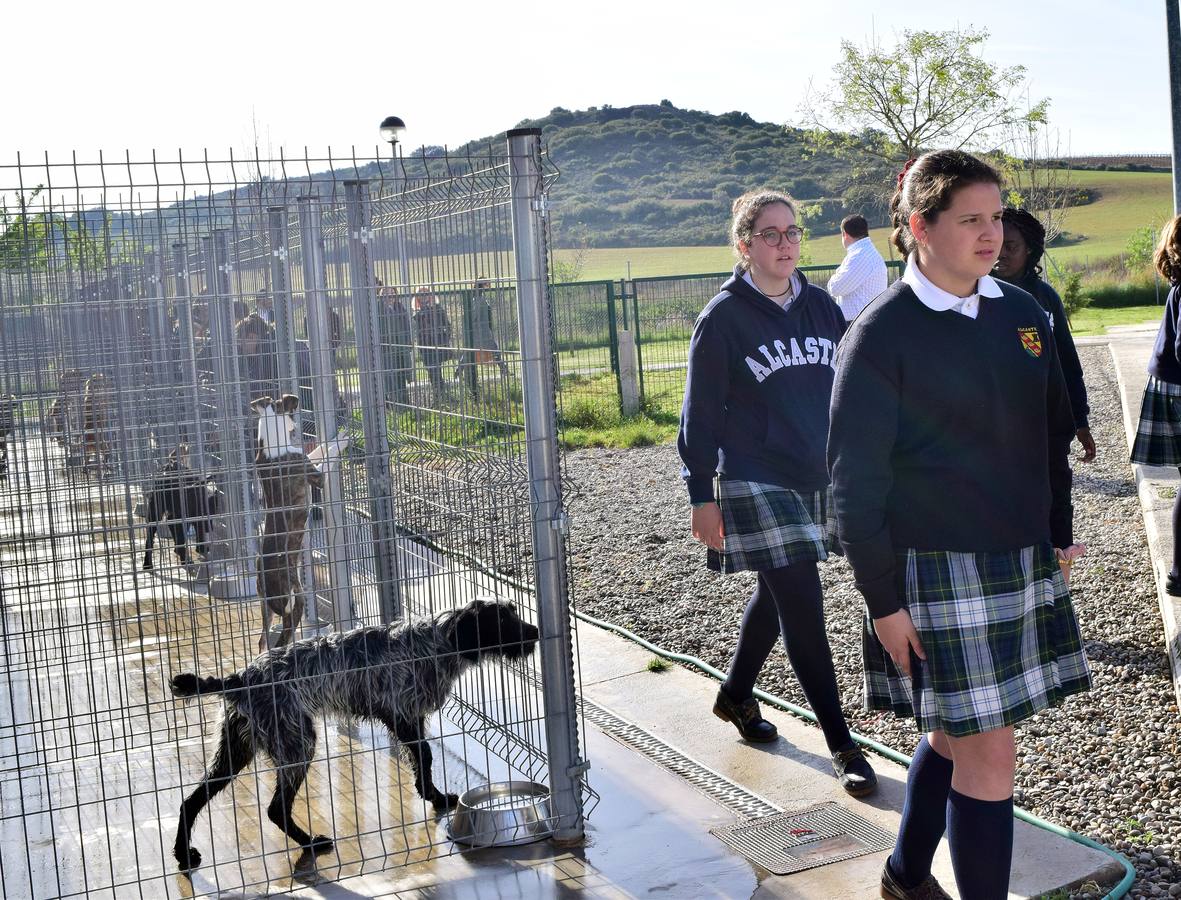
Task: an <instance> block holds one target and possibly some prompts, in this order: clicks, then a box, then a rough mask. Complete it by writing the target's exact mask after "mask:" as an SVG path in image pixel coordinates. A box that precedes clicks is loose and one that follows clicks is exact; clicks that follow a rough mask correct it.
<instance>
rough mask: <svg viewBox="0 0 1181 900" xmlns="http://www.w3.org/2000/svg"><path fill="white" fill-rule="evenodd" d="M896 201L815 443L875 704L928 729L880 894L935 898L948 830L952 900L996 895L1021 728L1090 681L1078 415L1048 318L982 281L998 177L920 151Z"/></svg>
mask: <svg viewBox="0 0 1181 900" xmlns="http://www.w3.org/2000/svg"><path fill="white" fill-rule="evenodd" d="M891 210H892V214H893V219H894V242H895V244H896V245H897V247H898V248H899V250H900V251H901V252H902V253H903V255H904V256H907V258H908V261H907V267H906V272H905V274H904V275H903V277H902V278H901V279H900V280H899V281H898V282H896V283H895V284H894V285H893V286H891V287H890V288H888V289H887V290H886V291H885V293H883V294H881V295H880V296H879V297H878V298H877V300H875V301H874V302H873V303H872V304H871V305H870V306H869V307H867V308H866V310H865V312H864V313H862V314H861V315H860V316H859V317H858V318H857V320H856V321H855V322H854V323H853V324H852V325H851V326H850V328H849V333H848V334H847V335H846V336H845V339H844V342H843V343H842V344H841V349H840V353H839V355H838V358H837V369H836V384H835V386H834V388H833V397H832V426H831V430H830V433H829V443H828V456H829V463H830V467H831V469H832V478H833V493H834V497H835V500H836V513H837V521H838V522H839V525H840V533H841V541H842V543H843V544H844V548H845V553H846V555H847V556H848V559H849V563H850V565H851V566H852V568H853V576H854V579H855V581H856V584H857V587H858V589H859V590H860V591H861V593H862V594H863V595H864V597H865V602H866V606H867V607H868V610H869V617H870V618H868V619H867V620H866V626H867V627H866V631H865V634H864V636H863V654H864V661H865V692H866V706H867V707H868V708H869V709H880V710H892V711H894V713H895V714H896V715H899V716H914V717H915V719H916V721H917V724H918V726H919V728H920V730H921V731H923V732H926V733H927V734H926V735H925V736H924V737H923V738H922V740H920V741H919V745H918V749H917V750H916V751H915V754H914V760H913V762H912V763H911V766H910V770H909V772H908V775H907V789H906V802H905V805H904V807H903V812H902V824H901V829H900V831H899V835H898V841H897V843H896V845H895V848H894V852H893V854H892V855H891V856H890V857H889V859H888V860H887V862H886V866H885V868H884V870H883V872H882V885H881V886H882V895H883V896H886V897H898V898H939V897H946V896H947V894H946V893H945V892H944V891H943V890H942V888H941V887H940V886H939V885H938V884H937V883H936V882H935V879H934V878H933V877H932V876H931V859H932V857H933V856H934V854H935V849H936V847H937V846H938V844H939V841H940V840H941V838H942V837H943V834H944V831H945V830H946V833H947V837H948V843H949V844H950V849H951V859H952V866H953V868H954V870H955V880H956V884H957V886H958V887H959V890H960V896H961V897H962V898H965V900H973V898H978V900H1000V898H1004V897H1007V896H1008V884H1009V867H1010V861H1011V858H1012V852H1013V771H1014V767H1015V757H1016V751H1015V746H1014V740H1013V726H1014V725H1015V724H1016V723H1017V722H1020V721H1021V720H1023V719H1026V718H1028V717H1030V716H1032V715H1034V714H1035V713H1037V712H1038V711H1039V710H1042V709H1045V708H1047V707H1049V706H1052V705H1055V704H1057V703H1060V702H1061V701H1062V700H1063V699H1064V698H1065V697H1067V696H1068V695H1070V694H1074V693H1077V692H1079V691H1085V690H1087V689H1088V688H1089V687H1090V683H1091V681H1090V674H1089V673H1088V670H1087V663H1086V659H1085V657H1084V656H1083V650H1082V640H1081V637H1080V635H1079V628H1078V623H1077V621H1076V620H1075V615H1074V609H1073V607H1072V605H1071V602H1070V593H1069V590H1068V588H1067V582H1066V578H1065V575H1066V572H1067V571H1068V566H1069V562H1068V560H1069V559H1072V558H1073V556H1074V555H1075V554H1076V553H1077V551H1078V548H1076V547H1073V546H1071V535H1070V499H1069V498H1070V468H1069V466H1067V465H1066V454H1065V452H1064V448H1065V447H1066V446H1068V445H1069V443H1070V441H1071V440H1072V439H1073V437H1074V432H1075V427H1074V425H1075V423H1074V418H1073V416H1072V414H1071V408H1070V401H1069V398H1068V395H1067V390H1066V385H1065V383H1064V382H1063V378H1062V370H1061V367H1060V366H1059V364H1058V359H1057V352H1056V350H1055V344H1054V336H1053V334H1052V333H1051V331H1050V327H1049V322H1048V320H1047V318H1046V315H1045V313H1044V312H1042V310H1041V308H1040V307H1039V306H1038V304H1037V302H1036V301H1035V300H1034V299H1033V298H1032V297H1030V296H1029V295H1028V294H1026V293H1025V292H1024V291H1022V290H1020V289H1017V288H1013V287H1012V286H1010V285H1007V284H1003V283H999V282H996V281H994V280H993V279H992V278H991V277H990V276H989V274H988V273H989V271H990V270H991V269H992V267H993V264H994V263H995V262H996V259H997V256H998V254H999V253H1000V249H1001V243H1002V241H1003V236H1004V231H1003V226H1002V203H1001V192H1000V176H999V175H998V174H997V172H996V170H995V169H993V168H992V167H991V166H989V165H987V164H986V163H983V162H981V161H980V160H977V159H976V158H974V157H972V156H969V155H968V154H966V153H962V152H960V151H957V150H940V151H937V152H934V153H928V154H925V155H924V156H921V157H919V159H918V160H917V161H916V162H915V163H914V164H913V166H912V167H910V168H908V169H907V170H904V172H903V174H902V175H901V176H899V180H898V190H897V192H896V193H895V195H894V199H893V202H892V205H891ZM1059 559H1064V560H1067V561H1066V562H1063V563H1062V564H1061V565H1060V563H1059ZM870 619H872V623H871V622H870Z"/></svg>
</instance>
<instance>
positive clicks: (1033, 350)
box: [1017, 328, 1042, 359]
mask: <svg viewBox="0 0 1181 900" xmlns="http://www.w3.org/2000/svg"><path fill="white" fill-rule="evenodd" d="M1017 336H1018V337H1019V338H1021V346H1022V347H1024V348H1025V352H1026V353H1028V354H1029V355H1030V356H1032V357H1033V358H1034V359H1037V358H1038V357H1039V356H1041V355H1042V336H1041V335H1040V334H1038V330H1037V329H1036V328H1018V329H1017Z"/></svg>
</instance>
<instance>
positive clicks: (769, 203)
mask: <svg viewBox="0 0 1181 900" xmlns="http://www.w3.org/2000/svg"><path fill="white" fill-rule="evenodd" d="M801 236H802V232H801V230H800V227H799V224H798V223H797V221H796V207H795V203H794V202H793V201H792V199H791V198H790V197H788V196H787V195H786V194H781V193H778V192H776V191H769V190H762V191H754V192H751V193H748V194H745V195H743V196H742V197H739V198H738V200H736V201H735V203H734V216H733V221H732V223H731V239H732V243H733V246H734V250H735V253H736V254H737V256H738V265H737V266H736V267H735V269H734V275H733V277H731V278H730V279H729V280H728V281H727V282H726V283H725V284H724V285H722V290H721V292H720V293H719V294H718V295H717V296H716V297H714V298H713V300H711V301H710V302H709V304H708V305H706V307H705V309H704V310H702V312H701V315H700V316H699V317H698V319H697V324H696V326H695V327H694V330H693V339H692V341H691V343H690V345H689V371H688V377H687V380H686V382H685V400H684V405H683V408H682V412H681V428H680V434H679V437H678V441H677V446H678V449H679V451H680V455H681V460H682V462H683V463H684V466H683V470H682V471H683V475H684V477H685V481H686V484H687V486H688V489H689V499H690V501H691V503H692V505H693V513H692V530H693V536H694V537H695V538H697V539H698V540H699V541H701V542H702V543H703V544H705V545H706V547H707V548H708V551H707V565H709V567H710V568H712V569H715V570H717V571H721V572H726V573H728V572H740V571H753V572H756V573H758V584H757V587H756V588H755V591H754V595H753V596H752V597H751V599H750V602H749V604H748V605H747V608H746V612H745V614H744V616H743V620H742V625H741V628H740V630H739V634H738V646H737V649H736V650H735V653H734V659H733V661H732V662H731V664H730V671H729V673H728V675H727V677H726V680H725V682H723V684H722V686H721V689H720V690H719V691H718V695H717V701H716V703H715V704H714V709H713V711H714V714H715V715H717V716H718V717H719V718H720V719H723V720H726V721H729V722H731V723H733V724H734V726H735V727H736V728H737V729H738V732H739V734H741V735H742V737H744V738H745V739H746V740H748V741H760V742H762V741H773V740H775V739H776V738H777V736H778V734H777V731H776V729H775V726H774V725H773V724H771V723H770V722H768V721H767V720H765V719H764V718H763V717H762V714H761V712H760V709H759V704H758V702H757V701H756V700H755V699H754V696H753V691H754V686H755V680H756V678H757V677H758V674H759V671H760V669H762V667H763V663H764V662H765V661H766V659H767V656H768V655H769V654H770V652H771V649H772V647H774V645H775V642H776V640H777V638H778V636H779V634H780V633H782V635H783V640H784V643H785V645H786V647H787V655H788V659H789V660H790V661H791V665H792V668H793V669H794V670H795V673H796V677H797V678H799V681H800V686H801V687H802V688H803V691H804V694H805V696H806V697H807V698H808V703H809V704H810V705H811V707H812V710H813V711H814V712H815V713H816V717H817V719H818V720H819V721H820V727H821V729H822V730H823V731H824V738H825V741H826V742H827V744H828V747H829V750H830V752H831V753H832V765H833V770H834V773H835V774H836V776H837V778H838V780H839V781H840V783H841V786H842V787H843V788H844V789H845V790H846V791H847V792H849V793H850V794H852V795H853V796H858V797H861V796H865V795H866V794H869V793H871V792H872V791H873V790H874V789H875V787H876V786H877V778H876V776H875V775H874V772H873V769H872V768H871V767H870V765H869V762H868V761H867V760H866V759H865V756H864V755H863V754H862V752H861V750H860V749H858V748H857V746H856V745H855V744H854V743H853V740H852V737H851V736H850V734H849V728H848V726H847V725H846V723H845V717H844V714H843V712H842V711H841V703H840V694H839V692H838V690H837V681H836V674H835V672H834V670H833V663H832V653H831V651H830V650H829V646H828V639H827V637H826V635H825V630H824V605H823V597H822V594H821V585H820V576H819V573H818V572H817V568H816V564H817V562H819V561H821V560H824V559H827V557H828V554H829V553H830V552H832V551H833V549H834V546H835V544H834V539H835V530H834V520H833V517H832V504H831V494H830V491H829V486H828V470H827V467H826V464H825V457H824V450H825V442H826V440H827V436H828V404H829V398H830V395H831V392H832V383H833V355H834V351H835V350H836V345H837V342H838V341H840V339H841V335H842V334H844V331H845V318H844V316H843V315H842V314H841V310H840V307H838V306H837V305H836V303H834V302H833V300H832V298H831V297H829V295H828V294H827V293H825V292H824V291H823V290H821V289H820V288H818V287H816V286H814V285H810V284H808V281H807V279H806V278H804V276H803V274H802V273H801V272H799V271H798V270H797V269H796V263H797V262H798V260H799V255H800V238H801ZM715 481H716V485H715Z"/></svg>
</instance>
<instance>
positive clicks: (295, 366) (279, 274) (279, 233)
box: [267, 206, 319, 621]
mask: <svg viewBox="0 0 1181 900" xmlns="http://www.w3.org/2000/svg"><path fill="white" fill-rule="evenodd" d="M288 214H289V210H288V208H287V207H286V206H268V207H267V246H268V248H269V249H270V256H269V259H270V266H271V301H272V308H273V309H274V311H275V356H276V357H277V358H278V366H277V368H278V373H277V374H278V376H279V389H280V391H281V392H283V393H286V394H291V395H292V396H294V397H298V396H299V357H298V356H297V355H296V350H295V309H294V305H293V303H292V298H291V270H290V268H289V267H288V254H289V248H290V247H291V234H290V229H289V226H288V218H287V217H288ZM310 415H311V412H310V411H309V410H306V409H301V410H300V411H299V416H298V421H299V426H300V427H299V433H300V435H301V436H302V435H304V434H307V429H305V428H304V427H303V419H304V417H305V416H310ZM301 439H302V438H301ZM299 567H300V570H301V573H302V575H303V583H304V586H305V587H306V589H307V590H308V591H310V592H312V595H313V596H314V591H315V585H316V567H315V565H314V564H313V561H312V548H311V542H310V541H307V540H305V541H304V544H303V552H302V553H301V554H300V562H299ZM308 612H309V614H310V615H312V616H313V618H315V619H316V620H317V621H318V620H319V614H318V611H317V610H315V609H312V610H309V611H308Z"/></svg>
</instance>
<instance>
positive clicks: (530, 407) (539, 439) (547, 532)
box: [508, 128, 586, 842]
mask: <svg viewBox="0 0 1181 900" xmlns="http://www.w3.org/2000/svg"><path fill="white" fill-rule="evenodd" d="M508 155H509V171H510V176H511V182H512V222H513V248H514V254H515V259H516V275H517V315H518V318H519V322H520V330H521V370H522V371H521V382H522V392H523V402H524V409H525V443H526V452H527V462H528V471H529V493H530V504H531V507H532V512H533V559H534V575H533V581H534V590H535V591H536V595H537V614H538V625H539V628H540V630H541V668H542V695H543V701H544V704H545V732H546V747H547V751H548V754H549V776H550V797H551V803H552V811H553V815H554V819H555V822H554V839H555V840H557V841H560V842H571V841H577V840H578V839H580V838H581V837H582V834H583V810H582V774H583V773H584V772H585V771H586V763H585V762H584V761H583V760H582V759H581V757H580V755H579V749H578V718H577V706H576V705H575V698H574V646H573V630H572V625H571V613H570V603H569V594H568V590H567V573H566V548H565V540H564V535H565V531H566V521H567V520H566V512H565V510H564V509H563V508H562V485H561V471H560V466H559V460H558V429H557V410H556V406H555V402H554V389H555V384H554V355H553V333H552V326H553V320H552V318H551V315H550V308H549V296H548V293H547V290H546V287H547V283H548V276H547V271H546V268H547V261H546V249H545V246H546V245H545V224H544V219H543V216H544V214H545V210H544V193H543V190H542V174H543V173H542V168H541V131H540V129H536V128H518V129H514V130H512V131H510V132H508Z"/></svg>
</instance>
